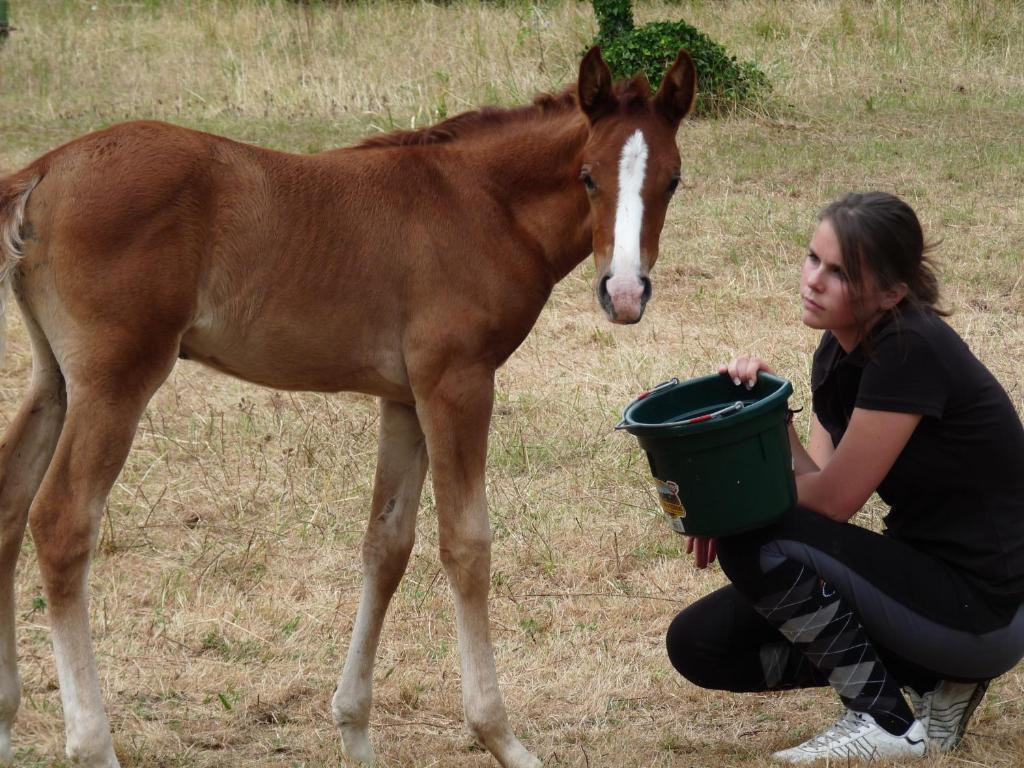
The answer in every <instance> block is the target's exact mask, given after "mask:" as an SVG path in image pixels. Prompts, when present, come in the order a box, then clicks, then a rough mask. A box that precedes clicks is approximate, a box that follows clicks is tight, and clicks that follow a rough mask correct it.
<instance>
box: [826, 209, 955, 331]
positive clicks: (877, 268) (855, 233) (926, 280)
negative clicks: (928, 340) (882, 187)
mask: <svg viewBox="0 0 1024 768" xmlns="http://www.w3.org/2000/svg"><path fill="white" fill-rule="evenodd" d="M818 220H819V221H825V220H827V221H828V222H829V223H830V224H831V225H832V229H833V231H835V233H836V239H837V240H838V241H839V251H840V253H841V254H842V258H843V268H844V269H845V270H846V274H847V276H848V278H849V286H850V296H851V299H852V301H853V306H854V310H855V312H856V313H857V315H858V317H860V316H862V315H863V306H864V270H865V269H867V270H870V272H871V274H873V275H874V278H875V283H876V285H877V286H878V288H879V289H880V290H883V291H885V290H889V289H891V288H894V287H895V286H896V285H898V284H899V283H905V284H906V286H907V295H906V297H904V299H903V300H902V301H901V302H900V303H899V304H898V305H897V306H896V307H894V308H893V309H892V311H893V312H896V313H899V312H900V311H901V310H903V309H906V308H908V307H909V308H915V309H920V310H923V311H926V312H931V313H934V314H936V315H941V316H943V317H945V316H948V315H949V314H950V313H949V311H947V310H945V309H943V308H941V307H940V306H939V280H938V277H936V275H935V265H934V262H933V261H932V259H931V258H929V254H930V253H931V252H932V251H933V250H934V249H935V248H936V247H937V246H938V245H939V243H938V242H932V243H926V242H925V239H924V232H923V231H922V229H921V222H920V221H919V220H918V218H917V214H916V213H914V209H913V208H911V207H910V206H909V205H907V204H906V203H905V202H903V201H902V200H900V199H899V198H898V197H896V196H895V195H890V194H889V193H888V192H850V193H849V194H847V195H845V196H844V197H842V198H840V199H839V200H836V201H835V202H833V203H831V204H830V205H829V206H827V207H826V208H825V209H824V210H823V211H822V212H821V214H820V215H819V216H818ZM869 320H870V318H867V317H861V321H862V322H863V323H865V324H867V322H868V321H869Z"/></svg>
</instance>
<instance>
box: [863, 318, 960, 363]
mask: <svg viewBox="0 0 1024 768" xmlns="http://www.w3.org/2000/svg"><path fill="white" fill-rule="evenodd" d="M871 343H872V346H873V347H874V349H875V350H884V349H887V348H890V349H891V348H893V347H901V348H902V347H905V346H906V345H914V346H924V347H926V348H930V349H932V350H933V351H935V352H936V353H937V354H945V353H948V352H951V351H952V350H954V349H966V344H965V343H964V340H963V339H962V338H960V334H958V333H957V332H956V331H955V330H954V329H953V327H952V326H950V325H949V323H947V322H946V321H945V320H944V319H943V318H942V317H940V316H939V315H936V314H935V313H934V312H929V311H927V310H910V311H907V312H902V313H900V314H898V315H894V316H893V317H892V318H891V319H890V320H889V321H888V322H886V323H885V325H884V326H883V327H881V328H879V329H878V332H877V333H876V334H874V338H873V339H872V340H871Z"/></svg>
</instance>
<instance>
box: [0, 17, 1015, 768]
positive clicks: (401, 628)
mask: <svg viewBox="0 0 1024 768" xmlns="http://www.w3.org/2000/svg"><path fill="white" fill-rule="evenodd" d="M12 16H13V18H12V21H13V23H14V24H15V26H17V27H18V31H17V32H16V33H15V34H14V35H13V36H12V38H11V39H10V41H8V43H7V44H6V46H4V47H3V48H2V49H0V167H2V168H7V169H13V168H15V167H17V166H18V165H20V164H22V163H24V162H26V161H28V160H29V159H30V158H31V157H33V156H35V155H36V154H38V153H41V152H43V151H45V150H46V149H48V148H50V147H52V146H54V145H56V144H58V143H60V142H62V141H64V140H66V139H70V138H72V137H73V136H75V135H78V134H80V133H82V132H84V131H86V130H91V129H94V128H97V127H100V126H102V125H106V124H109V123H111V122H114V121H118V120H122V119H128V118H135V117H154V118H160V119H167V120H172V121H175V122H180V123H184V124H188V125H191V126H196V127H200V128H204V129H207V130H213V131H217V132H220V133H225V134H228V135H231V136H233V137H235V138H240V139H243V140H247V141H257V142H261V143H264V144H269V145H272V146H275V147H278V148H281V149H286V150H292V151H311V150H317V149H320V148H323V147H326V146H333V145H337V144H343V143H347V142H348V141H351V140H353V139H355V138H356V137H358V136H360V135H363V134H365V133H368V132H371V131H375V130H384V129H387V128H390V127H392V126H408V125H421V124H423V123H425V122H428V121H431V120H434V119H437V118H438V117H441V116H443V115H444V114H451V113H454V112H456V111H458V110H461V109H463V108H464V107H470V106H473V105H476V104H479V103H485V102H487V103H499V104H508V103H515V102H519V101H523V100H525V99H527V98H529V97H530V96H531V95H532V94H533V93H534V92H536V91H540V90H553V89H558V88H561V87H563V86H564V85H565V84H566V83H568V82H569V81H571V80H572V78H573V77H574V72H575V67H576V64H577V55H578V53H579V51H580V50H581V49H582V48H583V46H584V45H585V43H586V41H587V40H588V39H589V38H590V36H591V34H592V33H593V31H594V22H593V18H592V15H591V12H590V9H589V5H588V4H585V3H571V2H546V3H534V4H526V3H516V2H509V3H504V4H502V3H484V2H481V3H453V4H450V5H436V6H435V5H429V4H421V3H411V2H410V3H383V2H378V3H338V4H324V5H316V4H313V5H311V6H301V5H295V4H292V3H290V2H265V3H264V2H255V1H254V2H243V1H242V0H237V1H233V2H228V1H226V0H209V1H208V2H199V0H194V1H193V2H185V1H184V0H182V2H164V3H159V2H102V1H101V0H97V1H96V2H77V1H74V0H67V2H56V1H55V0H37V1H35V2H32V1H30V0H14V2H13V9H12ZM637 16H638V20H640V21H646V20H649V19H654V18H673V17H678V16H684V17H685V18H686V19H687V20H689V21H691V22H692V23H694V24H696V25H697V26H698V27H700V28H701V29H703V30H705V31H707V32H708V33H710V34H711V35H712V36H714V37H716V38H718V39H720V40H721V41H723V42H724V43H725V44H726V45H727V46H729V47H730V48H731V49H732V50H734V51H735V53H736V54H737V55H738V56H740V57H742V58H753V59H755V60H757V61H758V62H759V63H760V64H761V65H762V66H763V67H764V68H765V69H766V70H767V71H768V73H769V74H770V76H771V78H772V80H773V82H774V83H775V88H776V89H775V92H774V95H773V96H772V98H771V99H770V101H769V102H768V103H766V104H765V105H764V107H763V109H762V110H760V111H758V112H756V113H742V114H736V115H734V116H732V117H731V118H729V119H725V120H720V121H715V122H706V121H700V122H691V123H688V124H686V125H684V127H683V128H682V130H681V131H680V134H679V142H680V146H681V149H682V153H683V156H684V175H685V179H684V189H682V190H681V192H680V194H679V197H678V198H677V202H676V203H674V204H673V208H672V210H671V212H670V216H669V220H668V222H667V223H666V228H665V233H664V236H663V240H662V260H661V262H660V263H659V265H658V267H657V269H656V270H655V273H654V279H655V298H654V300H653V303H652V305H651V306H650V308H649V310H648V315H647V317H646V318H645V320H644V322H643V323H642V324H640V325H639V326H637V327H632V328H613V327H611V326H609V325H607V324H606V323H605V322H604V321H603V320H602V319H601V317H600V316H599V314H598V312H597V311H596V308H595V306H594V302H593V301H592V298H591V289H590V284H589V281H590V279H591V277H592V269H591V268H590V267H589V266H588V265H585V266H583V267H581V268H580V269H579V270H577V271H576V272H574V273H573V274H572V275H570V276H569V277H568V278H567V279H566V280H565V281H564V282H563V283H562V284H561V285H560V286H559V287H558V289H557V290H556V293H555V295H554V296H553V298H552V300H551V302H550V304H549V306H548V307H547V309H546V310H545V312H544V313H543V315H542V317H541V319H540V321H539V323H538V326H537V328H536V330H535V331H534V333H533V335H532V336H531V337H530V338H529V340H528V341H527V342H526V344H525V345H524V346H523V348H522V349H521V350H520V351H519V352H518V353H517V355H516V356H514V357H513V359H512V360H511V361H510V362H509V363H508V365H507V366H506V367H505V368H503V369H502V370H501V371H500V373H499V377H498V404H497V409H496V415H495V420H494V427H493V430H492V436H491V456H490V465H489V475H488V490H489V495H490V504H491V517H492V522H493V527H494V532H495V553H494V567H493V578H492V593H493V614H492V615H493V627H494V635H495V642H496V646H497V654H498V668H499V674H500V678H501V680H502V683H503V686H504V691H505V695H506V699H507V703H508V705H509V710H510V712H511V715H512V719H513V723H514V726H515V728H516V730H517V732H518V733H519V734H520V735H521V736H522V737H523V738H524V740H525V741H526V742H527V743H528V744H529V745H530V746H531V747H532V748H533V749H535V750H536V751H537V752H538V753H539V754H540V755H541V756H543V757H544V758H545V762H546V764H548V765H552V766H598V765H602V766H719V765H728V766H732V765H737V766H738V765H744V766H760V765H767V761H766V755H767V754H768V753H769V752H770V751H771V750H773V749H776V748H779V747H780V746H783V745H787V744H789V743H791V742H793V741H795V740H797V739H801V738H803V737H806V736H807V735H809V734H810V733H812V732H815V731H816V730H818V729H820V728H821V727H823V726H824V725H826V724H827V722H828V721H829V720H830V719H831V718H832V717H833V716H834V715H835V713H836V706H835V702H834V700H833V698H832V696H831V695H830V694H828V692H824V691H815V692H806V693H786V694H777V695H765V696H734V695H725V694H719V693H714V692H707V691H703V690H700V689H697V688H694V687H693V686H691V685H689V684H687V683H685V682H683V681H681V680H680V679H679V678H678V676H677V675H676V674H675V673H674V671H672V670H671V668H670V667H669V665H668V662H667V660H666V658H665V656H664V652H663V650H662V639H661V638H662V633H663V631H664V628H665V627H666V626H667V623H668V621H669V620H670V619H671V617H672V616H673V615H674V613H675V612H676V611H677V610H679V609H680V608H682V607H683V606H684V605H686V604H687V603H689V602H690V601H692V600H693V599H695V598H696V597H698V596H700V595H702V594H705V593H706V592H707V591H709V590H711V589H713V588H715V587H717V586H719V585H720V584H722V583H723V578H722V576H721V574H720V573H718V572H717V571H715V570H712V571H710V572H706V573H698V572H695V571H694V570H693V569H692V566H691V565H690V563H689V562H688V561H687V560H686V558H685V557H684V556H683V555H682V551H681V540H680V539H679V538H678V537H676V536H675V535H674V534H672V533H670V532H669V531H668V530H667V528H666V527H665V526H664V525H663V524H662V522H661V520H660V517H659V514H658V512H657V510H656V505H655V502H654V497H653V494H652V492H651V485H650V482H649V479H648V477H647V470H646V466H645V463H644V461H643V460H642V458H641V457H640V456H639V455H638V453H637V451H636V448H635V446H634V445H633V444H632V443H631V441H630V439H628V438H626V437H625V436H621V435H617V434H614V433H613V432H612V430H611V426H612V425H613V424H614V422H615V421H616V418H617V415H618V412H619V409H620V408H621V407H622V405H624V404H625V403H626V402H628V401H629V399H630V398H631V397H632V395H633V394H634V393H635V392H637V391H639V390H641V389H643V388H646V387H647V386H648V385H650V384H652V383H654V382H657V381H660V380H662V379H665V378H668V377H669V376H672V375H679V376H690V375H696V374H702V373H705V372H707V371H709V370H711V369H712V368H713V366H714V365H716V364H717V363H718V362H719V361H721V360H723V359H725V358H727V357H728V356H729V355H731V354H732V353H734V352H739V351H745V350H756V351H758V352H759V353H761V354H763V355H764V356H765V357H767V358H768V359H770V360H771V361H772V362H773V363H774V364H775V365H776V367H777V368H778V369H779V370H780V371H781V372H782V373H784V374H785V375H787V376H789V377H790V378H792V379H793V381H794V384H795V386H796V389H797V393H796V395H795V397H794V400H795V403H796V404H797V405H802V404H806V402H807V381H808V366H809V359H810V353H811V351H812V350H813V348H814V344H815V335H814V334H813V333H812V332H810V331H808V330H807V329H805V328H803V327H802V326H801V325H800V324H799V321H798V317H799V315H798V307H797V302H796V281H797V271H798V267H799V263H800V260H801V258H802V253H803V251H802V249H803V248H804V247H805V245H806V241H807V239H808V237H809V235H810V232H811V229H812V227H813V221H814V217H815V214H816V212H817V211H818V210H819V208H820V207H821V206H822V205H823V204H824V203H826V202H827V201H828V200H830V199H831V198H833V197H834V196H836V195H837V194H839V193H840V192H842V191H845V190H847V189H850V188H866V187H880V188H883V189H887V190H891V191H895V192H897V193H899V194H901V195H904V196H905V197H907V198H908V199H909V200H910V201H911V202H912V203H913V204H914V205H915V207H916V208H917V209H918V210H919V212H920V213H921V215H922V218H923V219H924V222H925V224H926V226H927V228H928V231H929V233H930V235H931V236H933V237H938V238H942V239H943V245H942V248H941V249H940V256H941V258H942V270H941V271H942V277H943V279H944V282H945V285H946V298H947V303H948V304H950V305H951V306H952V307H953V308H954V309H955V310H956V314H955V315H954V316H953V319H952V323H953V324H954V325H955V326H956V327H957V328H958V329H959V330H960V331H961V333H962V334H963V335H964V336H965V338H967V340H968V341H969V342H970V343H971V345H972V346H973V347H974V349H975V350H976V351H977V353H978V355H979V357H981V359H982V360H984V361H985V362H986V363H987V364H988V365H989V366H990V367H991V368H992V370H993V371H994V372H995V373H996V374H997V376H998V377H999V378H1000V380H1001V381H1002V383H1003V384H1004V386H1005V387H1006V388H1007V390H1008V391H1009V392H1010V393H1011V396H1012V397H1013V399H1014V402H1015V403H1016V404H1017V405H1018V408H1024V365H1022V362H1021V361H1022V360H1024V320H1022V311H1024V280H1022V274H1024V267H1022V261H1021V244H1022V240H1024V238H1022V233H1024V222H1022V218H1021V207H1020V203H1019V200H1020V184H1021V179H1022V176H1024V146H1022V138H1021V137H1022V133H1021V130H1020V114H1021V108H1022V106H1024V105H1022V94H1024V55H1022V54H1024V8H1022V7H1021V6H1020V5H1019V4H1009V3H1000V2H996V1H995V0H991V1H989V2H985V1H984V0H981V1H979V2H966V1H963V2H948V3H943V4H936V3H930V2H910V1H909V0H908V1H905V2H898V1H897V0H879V1H878V2H861V1H860V0H857V1H854V0H847V1H845V2H843V1H841V0H835V1H834V2H824V1H820V2H812V1H811V0H797V1H795V2H774V1H772V0H749V2H710V0H707V1H705V2H696V1H695V2H683V3H679V4H675V3H672V4H669V3H661V4H650V5H648V4H642V5H641V7H639V8H638V9H637ZM13 325H14V327H12V329H11V344H10V348H9V356H8V365H7V367H6V369H5V370H4V371H3V372H2V374H0V422H6V421H8V420H9V419H10V418H11V416H12V415H13V413H14V410H15V408H16V405H17V402H18V400H19V398H20V397H21V395H22V393H23V392H24V390H25V387H26V383H27V380H28V374H29V367H30V365H31V362H30V359H29V354H28V346H27V342H26V339H25V335H24V331H23V329H22V328H21V327H20V324H19V323H18V322H17V321H16V320H15V321H14V323H13ZM376 423H377V416H376V408H375V405H374V403H373V402H372V401H371V400H369V399H366V398H362V397H358V396H351V395H344V396H338V397H325V396H320V395H305V394H286V393H277V392H271V391H269V390H264V389H258V388H255V387H252V386H250V385H247V384H244V383H242V382H238V381H234V380H231V379H227V378H224V377H220V376H217V375H214V374H212V373H210V372H208V371H206V370H204V369H202V368H199V367H197V366H195V365H193V364H190V363H182V364H181V365H179V366H178V367H177V368H176V370H175V371H174V373H173V374H172V376H171V377H170V379H169V381H168V382H167V384H166V385H165V386H164V387H163V388H162V389H161V390H160V392H159V393H158V394H157V396H156V397H155V398H154V400H153V402H152V404H151V406H150V408H149V410H148V411H147V414H146V417H145V418H144V420H143V422H142V425H141V427H140V429H139V433H138V436H137V439H136V446H135V450H134V452H133V453H132V455H131V458H130V459H129V462H128V465H127V466H126V467H125V470H124V472H123V474H122V476H121V478H120V480H119V482H118V484H117V486H116V487H115V489H114V491H113V493H112V495H111V498H110V503H109V508H108V511H107V516H106V518H105V522H104V528H103V533H102V537H101V541H100V544H99V552H98V556H97V559H96V562H95V566H94V569H93V578H92V586H93V599H92V609H93V617H94V631H95V641H96V648H97V653H98V656H99V663H100V670H101V677H102V679H103V684H104V691H105V694H106V697H107V702H108V708H109V712H110V714H111V719H112V722H113V726H114V729H115V739H116V743H117V748H118V751H119V753H120V755H121V756H122V762H123V764H124V765H125V766H140V767H141V766H146V767H147V768H148V767H149V766H167V767H170V766H180V767H181V768H212V767H213V766H225V767H227V766H307V767H309V768H312V767H313V766H327V765H337V764H338V763H339V761H340V752H339V749H338V744H337V738H336V735H335V733H334V730H333V727H332V725H331V723H330V719H329V716H328V713H327V703H328V700H329V697H330V694H331V691H332V689H333V685H334V681H335V678H336V675H337V672H338V670H339V669H340V664H341V661H342V659H343V656H344V652H345V649H346V647H347V643H348V635H349V631H350V628H351V622H352V619H353V616H354V611H355V604H356V600H357V596H358V588H359V554H358V551H359V550H358V546H359V540H360V536H361V533H362V530H363V525H364V522H363V519H364V516H365V514H366V510H367V507H368V502H369V494H370V486H371V482H372V480H371V478H372V471H373V462H374V456H375V446H376V442H375V440H376V438H375V429H376ZM423 501H424V503H423V508H422V511H421V515H420V521H419V530H418V533H419V538H418V543H417V545H416V550H415V552H414V555H413V558H412V561H411V563H410V567H409V571H408V574H407V576H406V578H405V580H404V581H403V583H402V586H401V588H400V590H399V593H398V594H397V595H396V597H395V600H394V603H393V605H392V611H391V614H390V617H389V621H388V624H387V626H386V628H385V636H384V640H383V643H382V648H381V653H380V661H379V664H378V674H377V676H376V704H375V708H374V712H373V738H374V740H375V743H376V746H377V747H378V751H379V753H380V755H381V756H382V760H383V763H384V764H385V765H394V766H483V765H489V764H491V762H490V758H489V757H488V756H487V755H486V754H484V753H482V752H481V751H480V750H479V749H478V748H477V747H476V746H475V745H474V743H473V742H472V740H471V739H470V737H469V736H468V735H467V733H466V731H465V729H464V726H463V725H462V723H461V704H460V698H459V680H458V659H457V643H456V638H455V635H454V626H453V621H452V615H451V613H452V612H451V605H450V600H449V597H448V590H447V586H446V584H445V580H444V575H443V572H442V570H441V568H440V565H439V563H438V559H437V555H436V545H437V534H436V519H435V514H434V509H433V499H432V496H431V493H430V490H429V487H428V489H427V490H426V491H425V494H424V500H423ZM881 511H882V510H881V509H880V506H879V505H878V503H877V502H873V503H872V504H870V505H869V507H868V508H867V510H866V511H865V512H864V513H863V514H862V518H863V519H862V522H863V523H864V524H866V525H877V524H878V517H879V515H880V513H881ZM18 593H19V653H20V658H21V670H22V674H23V679H24V689H25V698H24V703H23V705H22V709H21V712H20V715H19V719H18V723H17V727H16V731H15V735H16V739H17V744H18V747H19V748H20V752H19V765H22V766H33V767H35V766H49V765H60V764H61V763H60V761H59V760H57V759H56V757H55V756H57V755H60V754H61V753H62V746H61V742H62V725H61V720H60V703H59V696H58V693H57V691H56V676H55V671H54V665H53V661H52V653H51V649H50V645H49V636H48V621H47V613H46V607H45V602H44V601H43V592H42V587H41V584H40V581H39V577H38V571H37V569H36V566H35V562H34V552H33V547H32V545H31V542H30V541H29V542H27V543H26V548H25V551H24V552H23V555H22V562H21V564H20V570H19V576H18ZM971 730H972V732H971V736H970V737H969V739H968V741H967V743H966V745H965V748H964V750H963V751H961V752H960V753H958V754H957V755H955V756H949V757H944V758H942V757H940V758H934V759H930V760H928V761H925V762H924V763H923V765H926V766H931V767H933V768H937V767H938V766H963V765H984V766H1016V765H1020V764H1021V758H1020V755H1021V754H1024V675H1022V674H1021V672H1020V671H1015V672H1013V673H1011V674H1009V675H1007V676H1006V677H1004V678H1002V679H1001V680H999V681H998V682H997V683H996V684H995V686H994V687H993V689H992V691H991V692H990V694H989V696H988V698H987V699H986V702H985V704H984V705H983V707H982V709H981V710H980V712H979V715H978V716H977V720H976V721H975V723H974V725H973V727H972V729H971Z"/></svg>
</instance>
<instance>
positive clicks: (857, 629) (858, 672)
mask: <svg viewBox="0 0 1024 768" xmlns="http://www.w3.org/2000/svg"><path fill="white" fill-rule="evenodd" d="M760 587H761V588H762V589H761V594H760V595H758V596H757V597H756V600H755V602H754V608H755V610H757V612H758V613H759V614H761V616H763V617H764V618H765V619H766V620H767V621H768V622H770V623H771V624H772V625H773V626H775V627H776V628H777V629H778V630H779V631H780V632H781V633H782V635H783V636H784V637H785V638H786V639H787V640H789V642H790V643H792V645H793V647H794V649H795V650H796V651H798V652H799V653H800V654H802V655H803V656H804V658H805V659H806V660H807V661H809V662H810V663H811V665H813V666H814V667H815V668H817V670H818V671H819V672H820V673H821V674H822V675H824V676H825V677H826V678H827V679H828V682H829V684H830V685H831V686H832V688H833V689H834V690H835V691H836V693H838V694H839V697H840V698H841V699H842V701H843V703H844V704H845V705H846V706H847V707H848V708H849V709H852V710H853V711H855V712H866V713H869V714H871V715H872V716H873V717H874V718H875V720H876V721H877V722H878V723H879V725H881V726H882V727H883V728H885V729H886V730H888V731H890V732H891V733H895V734H902V733H905V732H906V730H907V728H909V727H910V725H911V723H913V721H914V716H913V714H912V713H911V711H910V708H909V707H908V706H907V702H906V700H905V699H904V698H903V694H902V692H901V691H900V685H899V682H898V681H896V680H895V679H893V678H892V676H891V675H889V674H888V673H887V671H886V669H885V665H884V664H883V663H882V662H881V660H880V659H879V657H878V654H877V653H876V651H875V648H874V646H873V645H872V644H871V640H870V639H869V638H868V636H867V634H866V633H865V632H864V628H863V627H862V626H861V624H860V622H859V621H858V620H857V616H856V615H855V614H854V613H853V611H852V610H851V609H850V607H849V606H848V605H847V603H846V602H845V601H844V600H843V599H842V598H841V597H840V596H839V594H838V593H837V592H836V591H835V590H834V589H832V588H831V587H830V586H829V585H828V584H827V583H826V582H824V581H822V580H821V579H820V578H819V577H818V575H817V574H816V573H814V572H813V571H811V570H809V569H808V568H806V567H804V566H803V565H801V564H800V563H797V562H795V561H792V560H787V561H785V562H783V563H781V564H779V565H778V566H776V567H775V568H773V569H772V570H771V571H769V572H768V573H766V574H765V575H764V578H763V580H762V581H761V582H760ZM787 661H789V660H788V659H785V658H784V657H783V656H782V655H781V654H780V653H778V651H771V652H766V653H764V654H762V664H764V665H765V679H766V680H770V679H771V678H775V677H779V676H781V675H780V672H781V669H780V666H785V664H786V662H787Z"/></svg>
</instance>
